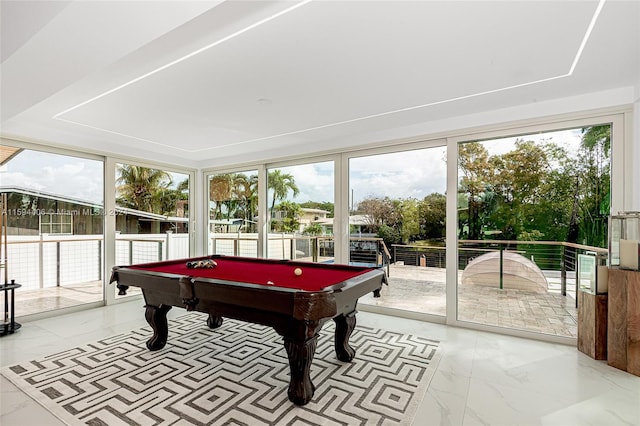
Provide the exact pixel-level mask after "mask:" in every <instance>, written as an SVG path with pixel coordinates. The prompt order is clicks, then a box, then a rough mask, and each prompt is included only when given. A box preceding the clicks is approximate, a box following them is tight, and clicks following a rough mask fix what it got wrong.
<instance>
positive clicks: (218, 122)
mask: <svg viewBox="0 0 640 426" xmlns="http://www.w3.org/2000/svg"><path fill="white" fill-rule="evenodd" d="M1 5H2V10H1V12H2V34H1V39H2V46H1V50H2V69H1V71H2V76H1V77H2V81H1V83H2V85H1V87H0V89H1V111H0V112H1V116H2V134H3V136H5V137H14V138H20V139H27V140H38V141H45V142H49V143H51V144H54V145H57V146H60V145H62V146H69V147H80V148H83V149H87V150H90V151H97V152H102V153H108V154H114V153H115V154H118V153H119V154H120V155H126V156H135V157H141V158H145V159H150V160H157V161H163V162H171V163H174V164H177V165H185V166H191V167H208V166H215V165H219V164H223V163H228V162H243V161H253V160H256V159H261V158H275V157H278V156H286V155H296V154H309V153H313V152H321V151H326V150H329V149H336V148H338V147H344V146H354V145H356V144H358V143H363V142H367V143H372V142H378V141H377V140H375V139H376V136H374V135H381V134H384V135H385V137H393V135H394V130H396V129H397V130H399V129H406V128H410V127H411V126H416V125H418V124H420V123H428V122H432V121H436V120H443V119H449V118H451V117H459V116H467V115H471V114H475V113H479V112H483V111H487V110H499V109H502V108H509V107H512V106H517V105H526V104H529V103H532V102H542V101H548V100H553V99H557V98H562V97H570V96H576V95H580V94H585V93H592V92H599V91H606V90H611V89H619V88H630V89H631V90H633V88H634V86H635V88H636V91H637V90H640V88H639V87H638V85H639V84H640V77H639V76H640V65H639V61H640V59H639V57H640V30H639V28H640V2H638V1H619V0H618V1H614V0H609V1H607V2H606V3H604V6H603V7H602V9H601V12H600V13H599V15H598V14H597V13H596V12H597V10H598V6H599V2H598V1H495V2H489V1H426V0H425V1H321V0H318V1H312V2H293V1H279V2H271V1H122V2H113V1H104V2H101V1H64V2H63V1H57V2H56V1H53V2H52V1H4V0H3V1H2V3H1ZM596 18H597V19H596ZM591 26H592V30H593V31H592V32H589V29H590V27H591ZM587 36H588V37H587ZM583 43H584V44H583ZM582 47H584V49H582ZM397 134H398V135H399V134H401V132H400V131H398V132H397Z"/></svg>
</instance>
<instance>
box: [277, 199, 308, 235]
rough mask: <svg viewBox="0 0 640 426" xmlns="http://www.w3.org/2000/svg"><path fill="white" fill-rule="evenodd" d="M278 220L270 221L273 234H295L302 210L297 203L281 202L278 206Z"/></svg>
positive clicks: (298, 227) (298, 226)
mask: <svg viewBox="0 0 640 426" xmlns="http://www.w3.org/2000/svg"><path fill="white" fill-rule="evenodd" d="M276 210H277V211H278V212H279V213H280V218H279V219H277V220H276V219H274V220H271V230H272V231H275V232H296V231H298V230H299V229H300V217H301V216H302V209H301V208H300V205H298V204H297V203H293V202H291V201H283V202H281V203H280V204H278V206H277V209H276Z"/></svg>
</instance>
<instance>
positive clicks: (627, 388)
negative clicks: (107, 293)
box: [0, 300, 640, 426]
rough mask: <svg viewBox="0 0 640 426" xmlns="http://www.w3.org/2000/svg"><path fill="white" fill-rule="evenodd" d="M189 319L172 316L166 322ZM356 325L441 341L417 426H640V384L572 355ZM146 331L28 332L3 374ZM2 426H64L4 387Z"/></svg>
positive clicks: (94, 315)
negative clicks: (126, 333)
mask: <svg viewBox="0 0 640 426" xmlns="http://www.w3.org/2000/svg"><path fill="white" fill-rule="evenodd" d="M182 313H184V311H183V310H181V309H173V310H172V311H171V312H170V313H169V316H170V317H171V316H175V315H180V314H182ZM358 323H359V324H363V325H368V326H371V327H377V328H384V329H387V330H394V331H401V332H404V333H410V334H415V335H420V336H424V337H429V338H433V339H438V340H440V341H441V342H442V351H443V357H442V360H441V362H440V364H439V366H438V370H437V372H436V374H435V376H434V377H433V380H432V382H431V385H430V387H429V391H428V393H427V395H426V397H425V399H424V401H423V402H422V404H421V405H420V408H419V410H418V413H417V415H416V419H415V422H414V424H415V425H418V426H423V425H425V426H426V425H567V426H568V425H598V426H600V425H607V426H608V425H636V426H637V425H640V377H636V376H633V375H631V374H628V373H625V372H623V371H620V370H616V369H614V368H612V367H609V366H608V365H607V364H606V362H603V361H594V360H592V359H591V358H589V357H587V356H586V355H584V354H582V353H580V352H579V351H577V350H576V348H575V347H572V346H565V345H560V344H552V343H544V342H539V341H533V340H527V339H522V338H517V337H509V336H503V335H497V334H492V333H484V332H478V331H472V330H467V329H461V328H455V327H449V326H443V325H438V324H432V323H426V322H420V321H413V320H407V319H400V318H395V317H389V316H384V315H379V314H373V313H369V312H360V313H359V314H358ZM144 325H146V322H145V320H144V309H143V308H142V302H141V301H139V300H138V301H131V302H127V303H121V304H117V305H113V306H108V307H104V308H96V309H91V310H87V311H82V312H78V313H73V314H68V315H64V316H58V317H55V318H52V319H44V320H38V321H32V322H26V323H23V327H22V329H21V330H20V331H19V332H18V333H16V334H14V335H10V336H5V337H2V338H1V339H0V356H1V358H0V363H1V365H2V366H6V365H10V364H13V363H15V362H18V361H21V360H25V359H31V358H35V357H38V356H41V355H46V354H48V353H53V352H57V351H60V350H63V349H66V348H70V347H74V346H77V345H79V344H82V343H87V342H91V341H93V340H96V339H99V338H101V337H105V336H109V335H112V334H116V333H120V332H124V331H128V330H130V329H133V328H137V327H141V326H144ZM0 385H1V391H2V392H1V395H0V397H1V399H0V404H1V405H0V424H2V425H3V426H13V425H20V426H23V425H37V426H44V425H47V426H49V425H51V426H53V425H59V424H61V423H60V422H59V421H58V420H57V419H56V418H54V417H53V416H52V415H50V414H49V413H48V412H47V411H46V410H44V409H43V408H41V407H40V405H38V404H37V403H36V402H34V401H32V400H31V399H30V398H29V397H28V396H27V395H26V394H24V393H22V392H21V391H20V390H19V389H17V388H16V387H15V386H13V385H12V384H11V383H9V382H8V381H7V380H6V379H4V378H1V379H0Z"/></svg>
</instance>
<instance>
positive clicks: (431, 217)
mask: <svg viewBox="0 0 640 426" xmlns="http://www.w3.org/2000/svg"><path fill="white" fill-rule="evenodd" d="M446 217H447V197H446V196H445V195H443V194H438V193H437V192H434V193H432V194H429V195H427V196H426V197H424V199H423V200H422V201H421V202H420V204H419V205H418V226H419V228H420V230H419V233H418V238H419V239H434V238H442V237H444V236H445V218H446Z"/></svg>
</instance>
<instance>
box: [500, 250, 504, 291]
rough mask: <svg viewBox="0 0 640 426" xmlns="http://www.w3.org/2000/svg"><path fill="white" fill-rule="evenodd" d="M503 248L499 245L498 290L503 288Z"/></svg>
mask: <svg viewBox="0 0 640 426" xmlns="http://www.w3.org/2000/svg"><path fill="white" fill-rule="evenodd" d="M503 253H504V248H503V247H502V244H500V290H502V289H503V288H504V255H503Z"/></svg>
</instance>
